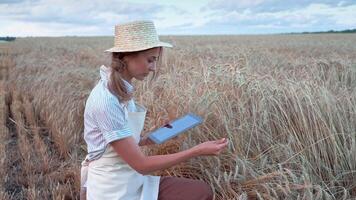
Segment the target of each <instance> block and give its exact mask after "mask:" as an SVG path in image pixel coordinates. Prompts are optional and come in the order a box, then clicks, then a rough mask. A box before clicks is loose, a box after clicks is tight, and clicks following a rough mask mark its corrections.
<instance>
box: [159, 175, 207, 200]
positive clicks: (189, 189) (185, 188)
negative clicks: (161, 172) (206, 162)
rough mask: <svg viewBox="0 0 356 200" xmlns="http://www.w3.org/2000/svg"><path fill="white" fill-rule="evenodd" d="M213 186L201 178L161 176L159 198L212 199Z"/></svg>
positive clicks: (174, 199) (161, 199)
mask: <svg viewBox="0 0 356 200" xmlns="http://www.w3.org/2000/svg"><path fill="white" fill-rule="evenodd" d="M213 196H214V194H213V191H212V189H211V187H210V186H209V185H208V184H207V183H205V182H204V181H201V180H195V179H189V178H181V177H174V176H161V179H160V183H159V192H158V200H212V199H213Z"/></svg>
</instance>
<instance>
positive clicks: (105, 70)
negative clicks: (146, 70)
mask: <svg viewBox="0 0 356 200" xmlns="http://www.w3.org/2000/svg"><path fill="white" fill-rule="evenodd" d="M110 73H111V68H110V67H106V66H105V65H102V66H100V79H101V80H102V81H104V83H107V82H108V80H109V76H110ZM121 80H123V81H124V84H125V86H126V88H127V91H128V92H129V93H132V92H133V90H134V87H133V85H131V84H130V83H129V82H128V81H126V80H125V79H123V78H121ZM105 85H106V84H105Z"/></svg>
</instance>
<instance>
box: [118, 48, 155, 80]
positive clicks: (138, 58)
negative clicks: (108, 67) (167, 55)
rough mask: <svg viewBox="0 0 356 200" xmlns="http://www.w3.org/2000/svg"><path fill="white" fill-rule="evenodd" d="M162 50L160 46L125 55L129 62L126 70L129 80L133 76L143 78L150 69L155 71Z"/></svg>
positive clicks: (125, 73)
mask: <svg viewBox="0 0 356 200" xmlns="http://www.w3.org/2000/svg"><path fill="white" fill-rule="evenodd" d="M160 50H161V48H160V47H155V48H152V49H148V50H146V51H142V52H139V53H138V54H135V55H132V56H125V57H124V60H125V61H126V63H127V68H126V70H125V71H124V75H126V77H127V78H128V79H129V80H131V79H132V78H136V79H138V80H143V79H144V78H145V77H146V76H148V74H149V72H150V71H152V72H154V71H155V70H156V64H157V59H158V56H159V54H160Z"/></svg>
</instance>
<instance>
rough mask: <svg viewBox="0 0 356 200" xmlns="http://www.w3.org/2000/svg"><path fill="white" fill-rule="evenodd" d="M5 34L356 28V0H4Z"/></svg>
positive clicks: (0, 6)
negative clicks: (138, 24)
mask: <svg viewBox="0 0 356 200" xmlns="http://www.w3.org/2000/svg"><path fill="white" fill-rule="evenodd" d="M0 1H1V2H0V35H11V36H60V35H113V33H114V26H115V24H118V23H124V22H127V21H132V20H139V19H149V20H153V21H154V23H155V25H156V27H157V31H158V33H159V34H249V33H277V32H295V31H298V32H299V31H300V32H301V31H319V30H330V29H334V30H340V29H348V28H355V27H356V12H355V10H356V2H355V1H352V0H343V1H335V0H323V1H322V0H314V1H311V0H300V1H292V0H286V1H276V0H239V1H234V0H225V1H217V0H212V1H209V2H206V1H203V0H199V1H198V0H197V1H192V2H189V3H186V2H185V1H163V0H155V1H149V0H132V1H127V0H106V1H101V0H77V1H70V0H13V1H11V2H10V1H9V0H0Z"/></svg>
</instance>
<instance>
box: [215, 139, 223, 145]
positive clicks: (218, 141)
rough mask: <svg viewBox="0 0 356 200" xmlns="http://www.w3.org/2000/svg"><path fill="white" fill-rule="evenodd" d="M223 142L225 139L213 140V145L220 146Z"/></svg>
mask: <svg viewBox="0 0 356 200" xmlns="http://www.w3.org/2000/svg"><path fill="white" fill-rule="evenodd" d="M225 141H226V138H222V139H219V140H215V143H217V144H221V143H224V142H225Z"/></svg>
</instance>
